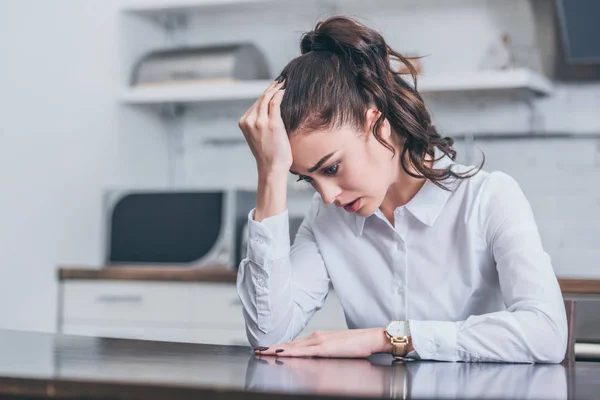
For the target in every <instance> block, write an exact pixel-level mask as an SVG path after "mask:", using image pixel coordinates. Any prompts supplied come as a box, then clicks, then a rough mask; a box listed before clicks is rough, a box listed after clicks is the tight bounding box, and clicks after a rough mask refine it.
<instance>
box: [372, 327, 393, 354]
mask: <svg viewBox="0 0 600 400" xmlns="http://www.w3.org/2000/svg"><path fill="white" fill-rule="evenodd" d="M373 337H374V343H375V345H374V349H373V353H391V352H392V342H391V341H390V338H388V336H387V335H386V334H385V328H373Z"/></svg>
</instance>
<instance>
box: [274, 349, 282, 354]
mask: <svg viewBox="0 0 600 400" xmlns="http://www.w3.org/2000/svg"><path fill="white" fill-rule="evenodd" d="M275 353H283V349H277V350H275Z"/></svg>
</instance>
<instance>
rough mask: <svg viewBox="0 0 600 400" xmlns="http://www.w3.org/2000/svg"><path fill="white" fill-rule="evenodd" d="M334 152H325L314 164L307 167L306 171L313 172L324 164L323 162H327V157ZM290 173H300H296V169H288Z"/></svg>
mask: <svg viewBox="0 0 600 400" xmlns="http://www.w3.org/2000/svg"><path fill="white" fill-rule="evenodd" d="M334 154H335V151H334V152H332V153H329V154H327V155H326V156H325V157H323V158H321V159H320V160H319V161H318V162H317V163H316V164H315V165H314V166H312V167H310V168H309V169H308V172H311V173H312V172H315V171H316V170H318V169H319V168H321V167H322V166H323V164H325V162H327V160H329V158H330V157H331V156H332V155H334ZM290 173H291V174H294V175H300V174H299V173H297V172H296V171H292V170H291V169H290Z"/></svg>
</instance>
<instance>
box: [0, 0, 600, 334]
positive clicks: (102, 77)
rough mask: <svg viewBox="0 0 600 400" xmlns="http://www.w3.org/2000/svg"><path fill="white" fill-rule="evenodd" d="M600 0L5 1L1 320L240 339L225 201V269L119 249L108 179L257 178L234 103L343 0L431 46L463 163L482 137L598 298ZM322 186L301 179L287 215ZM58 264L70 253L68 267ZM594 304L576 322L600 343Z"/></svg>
mask: <svg viewBox="0 0 600 400" xmlns="http://www.w3.org/2000/svg"><path fill="white" fill-rule="evenodd" d="M599 12H600V11H599V10H598V3H597V2H596V1H594V0H580V1H577V2H569V1H558V0H557V1H554V0H513V1H503V0H448V1H440V0H400V1H393V0H375V1H373V2H368V3H367V2H363V1H358V0H307V1H302V2H300V1H292V0H279V1H273V0H223V1H219V0H179V1H176V2H173V1H167V0H106V1H96V0H52V1H42V0H4V1H2V2H1V3H0V26H1V27H2V28H1V30H2V35H0V50H1V51H2V54H3V55H4V57H3V62H2V63H1V64H0V88H1V90H0V105H1V106H2V109H3V110H4V113H3V116H2V122H1V123H0V166H1V167H0V175H1V181H2V182H3V187H4V191H3V196H2V197H1V198H0V204H1V207H0V213H1V214H0V220H1V221H2V224H1V225H0V261H1V264H0V266H1V268H2V279H0V313H1V314H0V315H2V317H3V318H2V319H1V320H0V321H1V322H0V328H11V329H31V330H41V331H54V330H57V329H58V330H63V331H65V330H68V329H71V332H73V333H85V334H104V335H113V336H128V335H129V337H142V338H163V339H168V340H190V341H206V342H211V341H212V342H219V341H222V342H223V343H233V342H235V343H239V342H240V340H241V342H243V341H244V340H245V337H243V335H244V334H243V326H241V325H240V319H241V311H240V310H241V307H240V305H239V303H236V297H235V288H234V282H235V266H236V265H237V262H238V261H239V259H240V258H241V257H242V255H243V244H242V243H243V233H242V232H243V230H244V227H243V222H239V221H238V220H236V219H235V218H234V219H231V218H230V217H231V215H229V216H228V215H224V216H223V215H222V216H221V217H222V219H221V222H222V225H223V226H220V227H219V232H222V231H224V230H228V232H230V233H231V232H235V233H232V235H233V236H235V238H234V239H231V240H230V239H227V240H226V241H225V242H226V243H227V246H228V247H227V250H226V251H225V253H224V254H223V256H224V257H225V258H224V259H227V260H229V261H224V262H223V263H221V264H222V265H219V268H218V269H219V270H220V272H214V274H212V275H207V274H208V273H207V272H206V271H196V270H198V269H201V268H194V266H196V267H197V266H198V264H197V263H196V264H195V263H194V262H186V263H174V264H170V263H164V262H160V263H153V262H148V263H146V261H147V260H144V262H143V264H144V266H143V267H141V264H142V263H141V262H134V261H135V257H133V248H128V249H124V250H123V251H124V253H121V254H126V253H129V255H128V257H126V258H127V259H124V258H122V257H121V256H119V257H117V258H119V259H111V257H107V249H108V248H109V246H108V245H109V243H108V242H107V233H108V232H109V231H110V226H108V225H107V221H109V218H110V215H111V212H112V211H111V210H112V209H111V208H107V207H106V203H105V200H106V194H107V193H108V192H114V191H116V192H122V193H125V192H131V193H135V192H137V193H139V192H147V191H152V192H153V193H202V192H220V193H235V192H252V191H253V190H255V185H256V168H255V165H254V160H253V158H252V155H251V153H250V151H249V150H248V149H247V147H246V144H245V142H244V140H243V137H242V135H241V133H240V132H239V129H238V127H237V121H238V119H239V117H240V116H241V115H242V114H243V112H244V111H245V110H246V109H247V108H248V107H249V105H250V104H252V102H253V101H254V100H255V98H256V97H258V96H259V95H260V93H262V91H263V90H264V88H265V87H266V86H267V85H268V84H269V83H270V82H271V80H272V79H274V78H275V77H276V76H277V75H278V72H279V71H280V70H281V69H282V68H283V67H284V66H285V64H286V63H287V62H288V61H289V60H291V59H292V58H294V57H296V56H298V55H299V40H300V36H301V33H303V32H306V31H309V30H311V29H313V27H314V25H315V24H316V22H317V21H319V20H322V19H324V18H326V17H327V16H329V15H332V14H347V15H350V16H355V17H358V18H359V19H360V20H361V21H363V22H365V23H367V24H368V25H370V26H373V27H375V28H377V29H379V30H380V31H381V32H382V33H383V35H384V37H385V38H386V39H387V40H388V42H389V44H390V45H391V46H392V47H394V48H395V49H396V50H398V51H400V52H402V53H404V54H406V55H409V56H415V57H421V58H419V59H417V60H415V61H414V66H415V67H416V68H417V70H418V72H419V81H418V88H419V90H420V91H421V92H422V93H423V95H424V97H425V99H426V101H427V104H428V106H429V108H430V110H431V111H432V115H433V119H434V122H435V124H436V126H437V128H438V129H439V130H440V132H442V134H444V135H448V136H452V137H453V138H454V139H455V140H456V149H457V151H458V161H459V162H463V163H467V164H478V163H479V162H480V161H481V151H483V152H484V153H485V155H486V164H485V166H484V169H486V170H488V171H492V170H502V171H505V172H507V173H508V174H510V175H512V176H514V177H515V178H516V179H517V181H518V182H519V183H520V185H521V187H522V188H523V190H524V192H525V194H526V195H527V197H528V199H529V201H530V203H531V205H532V208H533V211H534V213H535V216H536V219H537V221H538V226H539V230H540V234H541V236H542V240H543V243H544V246H545V248H546V250H547V251H548V253H550V255H551V256H552V261H553V265H554V268H555V271H556V273H557V275H558V276H559V277H560V278H577V279H579V280H578V281H576V284H577V288H583V289H577V290H573V289H570V290H571V291H574V292H576V294H572V293H571V294H570V295H569V296H571V295H572V296H575V297H577V298H578V300H585V301H597V300H598V299H599V298H600V288H598V286H600V285H598V284H597V282H596V283H594V282H595V281H593V279H596V280H598V279H600V224H599V223H598V220H600V186H599V185H597V182H600V113H598V109H599V108H600V73H598V71H599V70H600V57H599V55H600V41H598V40H597V38H598V34H597V29H598V28H597V24H595V23H594V21H597V20H598V17H600V15H599ZM182 66H184V67H183V68H182ZM397 67H398V68H399V69H401V68H402V66H401V65H400V66H397ZM207 79H209V80H210V82H207ZM159 82H160V83H159ZM142 83H144V84H142ZM311 195H312V189H311V188H310V187H309V186H307V185H306V184H304V183H295V182H293V183H292V179H290V195H289V209H290V215H291V217H292V218H293V224H292V231H295V229H297V226H298V224H299V222H300V221H301V219H302V216H303V215H304V213H305V212H306V210H307V207H308V203H309V201H310V197H311ZM197 206H199V204H197ZM161 207H162V208H164V207H167V208H169V207H170V206H167V205H165V206H160V207H158V208H157V211H148V212H149V214H148V219H147V221H146V222H150V221H152V218H151V217H156V216H157V214H155V213H158V212H160V211H158V210H160V209H162V208H161ZM248 207H250V206H249V205H244V206H243V207H241V208H239V209H237V210H236V211H235V213H236V214H235V215H237V216H239V215H244V212H246V213H247V211H249V208H248ZM209 208H210V207H208V208H207V211H206V212H207V213H209V214H210V216H211V217H213V218H212V219H211V221H218V220H219V218H217V215H215V214H213V213H216V214H218V211H216V208H214V209H212V208H210V210H209ZM134 209H135V208H134ZM134 209H132V210H134ZM225 209H227V210H233V209H234V208H228V207H225ZM140 210H141V209H140ZM169 211H173V210H169ZM179 211H181V212H183V211H184V209H183V208H182V209H181V210H179ZM228 212H229V211H228ZM231 212H234V211H231ZM225 214H227V212H226V213H225ZM165 215H167V214H165ZM180 217H181V214H180V215H179V217H178V218H180ZM236 218H237V217H236ZM143 219H144V218H142V220H143ZM192 219H193V218H192ZM233 220H236V221H238V222H239V223H238V222H236V223H231V221H233ZM226 221H229V222H226ZM189 222H190V224H191V225H190V226H194V223H198V222H199V221H189ZM156 226H158V225H156ZM196 227H198V226H197V225H196ZM212 228H214V229H212V233H211V235H213V234H214V233H215V232H216V231H217V228H216V227H212ZM132 229H133V231H135V230H136V229H137V230H140V231H142V232H145V229H146V228H145V227H144V225H141V224H139V225H137V226H134V227H132ZM145 233H147V234H151V233H152V232H151V231H147V232H145ZM163 234H166V231H165V232H163ZM213 236H214V235H213ZM213 239H214V237H213ZM209 241H210V240H207V243H208V242H209ZM165 242H166V241H165ZM201 242H202V240H199V241H198V243H199V247H201V246H200V243H201ZM225 242H222V243H225ZM121 243H126V241H123V242H121ZM173 243H174V244H175V245H181V243H180V242H179V241H178V240H175V241H173ZM215 243H216V242H215ZM176 247H177V246H174V247H173V248H171V249H167V250H169V251H175V250H176ZM138 255H139V254H138ZM130 256H131V257H130ZM179 256H180V255H176V256H175V257H174V258H173V259H174V260H177V259H180V258H177V257H179ZM136 257H137V255H136ZM117 262H118V263H119V266H118V267H117V266H115V265H112V264H113V263H117ZM107 264H109V265H111V267H110V268H101V267H104V266H105V265H107ZM125 264H127V266H129V267H131V268H126V267H125ZM132 264H133V265H132ZM148 264H150V265H148ZM152 264H154V265H152ZM156 264H160V266H159V265H156ZM167 264H168V265H167ZM58 266H71V268H65V269H64V270H62V271H61V273H60V275H59V277H60V279H56V274H57V272H56V270H57V267H58ZM135 268H137V270H136V269H135ZM119 269H120V270H121V271H122V273H121V274H120V275H119ZM105 270H110V271H105ZM115 270H116V271H115ZM223 270H226V271H227V274H226V275H224V273H223ZM569 282H571V283H572V282H574V281H569ZM579 282H583V283H579ZM590 282H591V283H590ZM571 283H568V284H571ZM71 284H72V286H69V285H71ZM566 284H567V283H565V285H566ZM594 293H595V294H594ZM580 303H581V302H580ZM86 304H87V305H86ZM327 304H328V305H327V306H326V308H325V309H324V310H322V311H320V312H319V313H317V316H316V317H315V318H316V322H315V324H314V325H313V326H312V327H310V329H319V328H327V327H331V326H334V327H335V326H338V327H343V326H344V320H343V316H340V313H341V310H340V309H339V306H338V305H336V304H335V294H334V293H333V294H332V296H331V298H330V299H329V300H328V303H327ZM586 304H588V305H587V306H584V309H586V310H587V311H584V312H582V313H581V314H579V315H584V316H586V315H587V317H586V318H587V319H586V320H585V321H579V325H580V326H584V327H586V328H585V329H584V332H585V341H586V342H587V343H591V342H594V341H597V342H598V343H600V332H599V330H600V329H599V328H598V324H597V322H598V320H600V318H599V317H598V316H597V315H596V314H594V313H590V312H589V310H591V309H594V307H596V304H595V303H586ZM585 307H588V308H585ZM175 309H177V311H175ZM328 310H329V311H328ZM319 315H321V317H319ZM319 318H322V319H319ZM67 322H68V323H67ZM65 327H67V328H68V329H66V328H65ZM310 329H309V330H310ZM307 332H308V330H307ZM240 336H242V339H240V338H239V337H240Z"/></svg>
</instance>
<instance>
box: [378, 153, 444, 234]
mask: <svg viewBox="0 0 600 400" xmlns="http://www.w3.org/2000/svg"><path fill="white" fill-rule="evenodd" d="M427 164H428V166H429V167H431V164H432V162H431V161H427ZM406 165H407V168H408V170H409V171H410V172H412V173H414V174H418V172H417V171H416V169H415V168H414V167H413V166H412V164H411V163H410V162H409V161H408V159H407V160H406ZM425 182H426V179H424V178H414V177H412V176H410V175H409V174H407V173H406V171H405V170H404V168H402V166H401V165H399V168H398V172H397V175H396V179H395V180H394V182H393V183H392V184H391V185H390V187H389V188H388V191H387V193H386V195H385V198H384V199H383V203H381V206H380V208H381V211H382V212H383V214H384V215H385V216H386V218H387V219H388V220H389V221H390V222H391V223H392V225H393V224H394V210H395V209H396V208H398V207H400V206H403V205H405V204H406V203H408V202H409V201H410V200H411V199H412V198H413V197H415V195H416V194H417V192H418V191H419V190H421V188H422V187H423V185H424V184H425Z"/></svg>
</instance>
